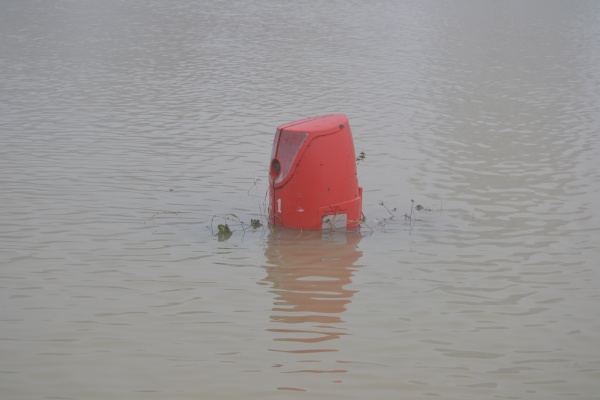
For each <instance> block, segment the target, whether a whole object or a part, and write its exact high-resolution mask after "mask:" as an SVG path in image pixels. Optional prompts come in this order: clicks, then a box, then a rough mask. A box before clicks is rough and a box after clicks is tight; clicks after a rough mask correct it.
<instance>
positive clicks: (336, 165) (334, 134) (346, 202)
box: [269, 114, 362, 229]
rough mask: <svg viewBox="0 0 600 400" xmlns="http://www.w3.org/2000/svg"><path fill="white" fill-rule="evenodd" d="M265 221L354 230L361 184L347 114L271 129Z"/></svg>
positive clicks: (297, 225) (285, 224) (295, 226)
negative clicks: (267, 207) (272, 133)
mask: <svg viewBox="0 0 600 400" xmlns="http://www.w3.org/2000/svg"><path fill="white" fill-rule="evenodd" d="M269 195H270V204H269V221H270V222H271V224H273V225H274V226H282V227H288V228H303V229H330V228H355V227H358V226H359V224H360V222H361V218H362V188H361V187H359V186H358V179H357V177H356V155H355V153H354V143H353V141H352V133H351V131H350V125H349V123H348V118H346V116H345V115H343V114H334V115H324V116H319V117H313V118H309V119H305V120H301V121H294V122H289V123H287V124H283V125H280V126H279V127H277V132H276V133H275V140H274V141H273V151H272V154H271V167H270V173H269Z"/></svg>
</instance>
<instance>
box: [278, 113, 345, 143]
mask: <svg viewBox="0 0 600 400" xmlns="http://www.w3.org/2000/svg"><path fill="white" fill-rule="evenodd" d="M347 125H348V117H346V115H344V114H329V115H319V116H317V117H312V118H307V119H302V120H299V121H293V122H288V123H286V124H283V125H280V126H278V127H277V129H278V130H284V131H287V132H302V133H307V134H308V136H309V138H313V137H316V136H322V135H328V134H330V133H334V132H337V131H339V130H340V129H343V128H344V127H345V126H347Z"/></svg>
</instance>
